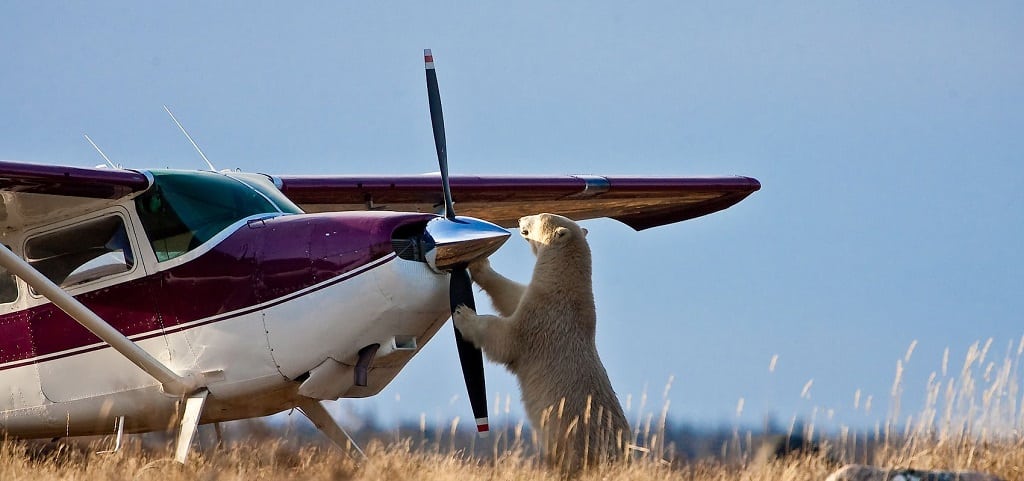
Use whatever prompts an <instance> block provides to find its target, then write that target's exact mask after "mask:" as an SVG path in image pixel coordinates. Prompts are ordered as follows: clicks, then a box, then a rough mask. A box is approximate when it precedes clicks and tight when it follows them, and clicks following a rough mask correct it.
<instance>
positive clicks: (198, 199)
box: [135, 171, 281, 261]
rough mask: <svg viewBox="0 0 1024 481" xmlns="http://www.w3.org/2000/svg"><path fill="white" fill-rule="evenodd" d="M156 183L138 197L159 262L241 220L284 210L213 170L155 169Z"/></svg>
mask: <svg viewBox="0 0 1024 481" xmlns="http://www.w3.org/2000/svg"><path fill="white" fill-rule="evenodd" d="M151 173H152V174H153V181H154V185H153V187H152V188H150V189H149V190H148V191H146V192H145V193H143V194H142V195H140V196H138V197H136V198H135V206H136V209H137V210H138V212H139V219H140V220H141V221H142V226H143V227H144V228H145V229H146V235H147V236H148V237H149V242H150V244H151V245H152V246H153V251H154V252H155V253H156V258H157V260H158V261H166V260H170V259H173V258H175V257H178V256H180V255H182V254H184V253H186V252H189V251H191V250H193V249H195V248H197V247H199V246H200V245H202V244H204V243H206V242H207V241H209V240H210V239H212V238H213V237H214V236H216V235H217V234H219V233H220V232H221V231H223V230H224V229H226V228H228V227H229V226H231V225H232V224H234V223H235V222H238V221H239V220H242V219H244V218H246V217H249V216H252V215H256V214H270V213H280V212H281V210H280V209H278V208H277V206H275V205H274V204H273V203H271V202H270V201H269V200H268V199H267V197H265V196H263V195H261V194H260V193H259V192H257V191H256V190H254V189H253V188H252V187H250V186H248V185H246V184H244V183H242V182H240V181H238V180H235V179H232V178H230V177H227V176H225V175H221V174H216V173H212V172H166V171H164V172H162V171H153V172H151Z"/></svg>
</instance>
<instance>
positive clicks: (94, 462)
mask: <svg viewBox="0 0 1024 481" xmlns="http://www.w3.org/2000/svg"><path fill="white" fill-rule="evenodd" d="M101 447H103V446H99V445H93V446H89V445H73V446H67V445H65V446H62V447H61V448H59V449H56V450H53V451H50V452H46V453H40V452H36V451H35V450H36V449H37V448H38V445H37V444H35V443H26V442H10V441H8V442H4V443H3V446H2V447H0V479H2V480H4V481H29V480H32V481H42V480H125V479H139V480H143V479H146V480H176V481H178V480H211V481H213V480H224V481H228V480H237V481H255V480H271V479H273V480H277V479H281V480H291V479H295V480H298V479H302V480H347V479H366V480H424V479H433V480H453V481H456V480H457V481H467V480H473V479H481V480H484V479H487V480H490V479H503V480H544V479H550V480H555V479H559V478H558V476H557V475H556V474H555V473H553V472H552V471H549V470H547V469H544V468H542V467H540V466H538V463H537V462H536V460H535V459H534V458H533V457H531V456H526V455H523V454H522V453H519V452H503V453H499V455H498V456H497V457H493V456H492V457H471V456H467V455H465V454H464V453H463V452H446V451H445V450H443V449H435V448H434V447H430V446H421V447H419V448H417V447H415V446H414V445H413V443H412V442H411V441H403V442H392V443H390V444H385V443H382V442H373V443H370V444H369V445H368V446H367V449H366V454H367V457H368V459H367V460H366V461H365V462H362V463H356V462H355V460H354V459H353V458H351V457H349V456H347V455H346V454H344V453H342V452H340V451H339V450H336V449H331V448H325V447H319V446H314V447H303V448H298V449H296V448H293V447H291V446H286V445H285V444H283V443H279V442H273V441H263V442H254V443H251V444H239V445H235V446H232V447H230V448H226V449H223V450H210V451H208V452H204V453H199V454H197V455H195V456H193V458H192V459H191V460H190V462H189V464H188V465H187V466H185V467H180V466H179V465H177V464H174V463H173V462H171V461H169V460H168V459H167V455H168V454H169V450H168V451H163V452H161V451H160V450H155V451H154V450H149V449H143V448H142V447H141V445H139V444H130V445H129V446H127V447H125V448H124V449H122V451H120V452H119V453H116V454H96V453H95V450H96V449H97V448H101ZM875 456H876V457H875V461H876V463H877V464H879V465H883V466H893V467H913V468H918V469H943V470H977V471H985V472H989V473H992V474H996V475H998V476H1000V477H1001V478H1003V479H1005V480H1020V479H1024V443H1022V442H1021V440H1020V439H1019V438H1018V439H1007V440H1000V441H993V440H975V441H963V442H953V441H950V440H944V441H941V440H940V441H935V440H927V441H926V440H920V439H913V440H910V442H908V443H903V444H901V445H891V446H882V447H879V449H878V452H877V453H875ZM836 468H837V465H836V464H835V462H834V460H831V459H829V456H828V455H827V454H824V453H818V454H812V455H793V456H790V457H787V458H784V459H781V460H774V461H769V462H767V463H756V462H748V463H741V464H735V463H726V462H722V461H720V460H705V461H698V462H693V463H672V462H670V461H668V460H658V459H653V458H645V459H638V460H634V461H632V462H629V463H623V464H619V465H613V466H605V467H601V468H599V469H596V470H593V471H590V472H587V473H586V474H584V475H583V476H581V477H580V478H579V479H583V480H588V479H595V480H596V479H621V480H691V481H704V480H706V481H712V480H722V481H725V480H730V481H736V480H774V481H786V480H792V481H798V480H818V481H820V480H823V479H825V477H827V476H828V474H829V473H831V472H832V471H834V470H835V469H836Z"/></svg>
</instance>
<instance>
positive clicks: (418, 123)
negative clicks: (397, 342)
mask: <svg viewBox="0 0 1024 481" xmlns="http://www.w3.org/2000/svg"><path fill="white" fill-rule="evenodd" d="M1022 44H1024V6H1022V5H1021V4H1020V3H1019V2H970V3H962V2H818V3H805V2H789V1H782V2H699V3H698V2H676V1H664V2H657V1H652V2H583V1H576V2H573V1H570V2H558V4H557V5H551V4H550V2H489V1H485V2H430V4H429V5H426V4H423V3H421V2H387V3H386V4H382V5H377V4H369V3H356V2H311V3H303V4H302V5H298V6H295V5H282V4H278V3H273V2H217V3H213V4H211V3H209V2H175V3H173V4H161V5H155V4H139V3H131V2H124V3H111V2H88V3H78V2H49V3H46V4H42V5H40V4H31V5H29V4H22V5H18V4H15V5H11V4H5V5H4V6H0V45H2V46H3V48H2V49H0V65H2V71H3V74H2V75H0V158H4V159H12V160H24V161H32V162H40V163H60V164H71V165H96V164H98V163H101V159H100V158H99V157H98V155H97V154H96V153H95V152H94V151H93V150H92V148H91V147H90V146H89V145H88V143H87V142H85V140H84V139H83V138H82V134H89V135H90V136H91V137H92V138H93V140H95V141H96V142H97V143H98V144H99V145H100V146H101V147H102V148H103V149H104V150H105V152H106V153H107V154H108V155H109V156H110V157H111V158H112V159H113V160H114V161H116V162H119V163H122V164H124V165H126V166H128V167H139V168H144V167H167V166H169V167H178V168H201V167H202V166H203V165H204V164H203V163H202V161H201V159H199V158H198V156H197V155H196V154H195V153H194V152H193V151H192V148H191V146H190V145H189V144H188V142H187V141H186V140H185V139H184V138H183V137H182V136H181V134H180V132H178V131H177V129H176V128H175V126H174V124H173V123H172V122H171V120H170V119H169V118H168V117H167V116H166V114H165V113H164V112H163V110H162V108H161V106H162V105H164V104H166V105H168V106H169V107H170V108H171V109H172V110H173V111H174V112H175V114H176V115H177V116H178V118H179V119H180V120H181V121H182V122H183V123H184V124H185V126H186V127H187V128H188V129H189V130H190V132H191V133H192V135H193V137H195V139H196V140H197V142H199V144H200V145H201V146H202V147H203V149H204V151H205V152H206V154H207V155H208V156H209V157H210V159H211V160H212V161H213V163H214V164H215V165H216V166H217V167H218V168H241V169H243V170H249V171H261V172H268V173H316V174H329V173H383V174H388V173H394V174H400V173H420V172H428V171H434V170H436V160H435V158H434V152H433V144H432V137H431V133H430V123H429V118H428V114H427V102H426V95H425V87H424V81H423V73H422V58H421V51H422V49H423V48H432V49H433V51H434V54H435V58H436V61H437V67H438V69H439V70H438V76H439V80H440V85H441V92H442V99H443V101H444V108H445V117H446V125H447V137H448V142H449V145H448V148H449V162H450V165H451V167H452V169H453V171H454V172H459V173H510V174H516V173H521V174H574V173H586V174H650V175H712V174H740V175H748V176H752V177H756V178H758V179H759V180H760V181H761V182H762V184H763V186H764V187H763V189H762V191H760V192H758V193H756V194H754V195H753V196H751V197H750V198H749V199H747V200H746V201H744V202H743V203H741V204H740V205H738V206H736V207H734V208H731V209H729V210H727V211H725V212H721V213H718V214H715V215H712V216H709V217H706V218H703V219H699V220H696V221H689V222H685V223H682V224H677V225H673V226H668V227H662V228H658V229H654V230H651V231H645V232H642V233H635V232H633V231H632V230H630V229H629V228H627V227H625V226H623V225H620V224H618V223H615V222H613V221H592V222H588V223H586V227H588V229H589V230H590V236H589V239H590V241H591V244H592V247H593V250H594V262H595V266H594V272H595V291H596V298H597V303H598V311H599V312H598V314H599V327H598V345H599V349H600V352H601V355H602V357H603V359H604V361H605V364H606V366H607V368H608V371H609V373H610V375H611V377H612V382H613V384H614V385H615V387H616V389H617V391H618V392H619V393H620V394H621V395H622V397H623V398H624V399H625V397H626V396H627V395H629V394H632V396H633V398H634V401H633V417H634V418H635V414H636V404H637V401H636V399H635V398H638V397H639V396H640V395H641V394H642V393H643V392H644V389H645V386H647V392H648V395H649V397H650V399H649V400H648V407H650V406H651V405H653V406H655V410H658V409H660V407H661V405H662V394H663V388H664V386H665V384H666V382H667V380H668V379H669V377H670V376H674V381H673V384H672V389H671V392H670V394H669V399H670V400H671V411H670V412H671V415H672V416H673V417H674V418H676V419H679V420H684V421H691V422H696V423H703V424H731V423H735V422H737V420H738V421H740V422H743V423H746V424H754V425H756V424H758V423H759V422H760V419H761V418H762V416H764V415H766V414H768V413H774V415H775V416H776V417H777V418H778V419H780V420H781V422H782V423H787V422H788V420H789V419H791V417H792V416H795V415H799V416H802V417H806V418H810V417H813V416H819V420H821V417H822V416H825V414H822V413H827V412H828V411H829V410H832V412H833V419H834V422H835V423H840V424H852V425H858V426H867V425H873V423H874V422H875V420H877V419H880V418H884V417H885V416H886V415H887V414H888V412H889V411H890V409H891V408H890V406H889V402H888V400H889V398H890V391H891V389H892V384H893V379H894V376H895V371H896V362H897V360H898V359H902V358H903V357H904V354H905V352H906V351H907V348H908V346H909V345H910V344H911V342H913V341H914V340H917V345H916V348H915V351H914V353H913V356H912V357H911V359H910V360H909V362H907V363H906V365H905V370H904V375H903V380H904V386H903V388H904V393H903V395H902V406H901V409H902V412H903V413H904V414H906V413H916V412H918V411H919V410H920V407H921V405H922V403H923V399H924V386H925V382H926V380H927V377H928V375H929V374H930V373H931V372H932V371H936V370H939V369H940V368H941V363H942V356H943V350H944V349H945V348H947V347H948V348H949V349H950V358H951V359H952V361H951V364H953V365H955V366H958V367H957V368H956V369H951V370H952V371H958V370H959V366H961V365H962V363H963V356H964V353H965V352H966V351H967V348H968V347H969V345H970V344H971V343H973V342H974V341H975V340H982V341H984V340H985V339H988V338H993V339H994V343H993V347H992V353H991V354H990V355H989V360H993V359H995V360H1001V359H1003V358H1004V357H1005V354H1006V352H1007V350H1008V349H1012V350H1014V351H1015V350H1016V342H1017V341H1018V340H1019V339H1020V337H1021V335H1022V334H1024V323H1022V322H1021V321H1022V316H1021V312H1022V310H1024V296H1022V295H1021V292H1024V273H1022V270H1024V255H1022V253H1021V250H1020V246H1021V245H1022V237H1024V234H1022V228H1024V195H1022V194H1021V192H1020V190H1019V186H1020V185H1021V184H1022V183H1024V163H1022V160H1024V158H1022V157H1024V156H1022V152H1024V135H1022V134H1021V132H1024V88H1022V86H1024V56H1022V55H1021V54H1020V52H1021V50H1020V45H1022ZM456 196H457V192H456ZM456 200H457V198H456ZM494 265H495V267H496V269H498V270H499V271H502V272H505V273H507V275H509V276H510V277H513V278H517V279H520V280H524V281H525V280H526V279H528V278H529V273H530V266H531V256H530V253H529V250H528V249H527V248H526V244H525V243H524V242H522V241H520V240H518V239H514V240H513V241H511V242H510V243H509V244H508V245H507V246H506V247H504V248H503V249H502V251H501V252H499V253H498V254H497V255H496V256H495V257H494ZM449 337H450V333H449V332H447V330H446V331H445V332H443V333H442V334H441V335H440V336H439V337H438V338H437V339H435V340H434V341H433V342H432V343H431V344H429V345H428V346H427V347H426V348H425V349H424V351H423V352H422V353H421V354H420V356H419V357H418V358H417V359H415V360H414V361H413V362H412V363H411V365H410V366H409V368H408V369H407V370H406V371H405V372H403V374H402V375H401V376H400V378H399V379H398V380H397V381H396V382H395V383H394V384H393V385H392V386H390V387H389V388H388V390H387V391H385V393H383V394H382V395H381V396H379V397H378V398H377V399H374V400H370V401H359V402H357V403H353V405H354V406H355V407H356V409H358V410H363V411H365V410H370V409H373V410H374V411H375V412H376V413H377V414H378V415H381V416H382V417H384V418H385V419H395V418H398V417H410V418H416V417H418V416H419V414H420V413H425V414H426V415H427V417H428V419H447V418H448V417H450V416H455V415H460V416H462V417H463V418H464V419H465V418H466V417H467V416H469V409H468V405H467V404H468V403H467V401H466V400H465V397H464V395H463V390H464V389H463V387H462V386H461V382H462V381H461V378H460V375H459V371H458V366H457V361H456V357H455V354H454V346H453V345H452V343H451V341H450V339H449ZM1011 343H1012V344H1013V347H1012V348H1010V344H1011ZM775 355H777V356H778V363H777V365H776V368H775V370H774V372H769V370H768V366H769V362H770V360H771V359H772V357H773V356H775ZM488 375H489V379H488V382H489V390H490V392H491V397H492V398H494V397H498V396H500V397H502V398H504V395H505V394H510V395H511V397H512V400H513V403H512V407H513V410H515V409H516V407H517V406H516V403H515V402H514V401H515V400H516V398H517V397H518V393H517V390H516V385H515V381H514V379H513V378H512V377H511V376H510V375H508V374H507V373H505V372H504V370H503V369H501V368H500V367H497V366H494V365H490V366H489V367H488ZM1018 377H1019V376H1018ZM812 379H813V383H812V384H811V387H810V389H809V391H808V393H807V394H805V395H802V394H801V393H802V391H803V388H804V386H805V385H806V384H807V383H808V381H809V380H812ZM858 389H860V390H861V392H862V397H863V398H866V397H867V396H869V395H870V396H873V399H874V403H873V407H872V410H871V411H870V412H866V411H865V409H864V406H863V399H862V402H861V404H860V407H859V408H858V409H855V408H854V393H855V392H856V391H857V390H858ZM455 396H457V398H456V399H455V400H454V402H452V398H453V397H455ZM740 398H743V399H744V409H743V413H742V415H741V416H739V417H737V415H736V407H737V403H738V400H739V399H740ZM815 412H817V413H819V414H817V415H815Z"/></svg>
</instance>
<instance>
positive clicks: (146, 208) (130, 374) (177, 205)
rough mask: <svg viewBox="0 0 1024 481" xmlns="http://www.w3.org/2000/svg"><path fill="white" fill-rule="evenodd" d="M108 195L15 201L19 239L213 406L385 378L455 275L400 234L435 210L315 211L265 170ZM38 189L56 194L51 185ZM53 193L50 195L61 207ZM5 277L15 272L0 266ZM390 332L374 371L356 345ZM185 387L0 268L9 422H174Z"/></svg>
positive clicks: (58, 426) (252, 404)
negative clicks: (417, 255) (406, 251)
mask: <svg viewBox="0 0 1024 481" xmlns="http://www.w3.org/2000/svg"><path fill="white" fill-rule="evenodd" d="M150 175H152V176H153V177H154V186H153V187H152V188H150V189H149V190H147V191H145V192H142V193H140V194H139V195H137V196H134V197H131V198H125V199H121V200H118V201H111V202H108V203H107V204H105V205H95V204H94V205H89V206H87V207H82V206H76V205H74V204H73V203H68V204H67V205H63V206H61V205H56V206H54V205H50V206H47V207H48V208H49V210H48V212H52V213H53V214H52V215H50V216H46V215H38V214H36V215H33V212H36V211H37V210H38V209H39V207H38V206H12V205H8V211H9V215H16V216H17V215H20V216H22V218H23V219H24V221H23V226H22V228H20V229H15V230H12V231H9V232H7V233H5V234H4V235H3V237H2V241H3V243H4V244H5V245H7V246H9V247H10V248H11V250H12V251H14V252H15V253H16V254H18V255H20V256H22V257H23V258H24V259H25V260H27V261H28V262H29V263H30V264H32V265H33V266H34V267H36V268H37V269H38V270H39V271H40V272H42V273H43V274H45V275H46V276H47V277H48V278H50V279H51V280H52V281H53V282H55V283H57V284H59V285H61V286H62V287H63V288H64V289H65V290H66V291H67V292H69V293H70V294H72V295H73V296H75V297H76V298H77V299H78V300H79V301H81V302H82V303H83V304H85V305H86V306H87V307H89V308H90V309H91V310H93V311H94V312H95V313H96V314H98V315H99V316H100V317H101V318H103V319H104V320H105V321H106V322H108V323H109V324H110V325H111V326H113V327H114V328H116V329H117V330H118V331H120V332H121V333H123V334H125V335H126V336H128V337H129V338H130V339H132V340H133V341H135V342H136V343H137V344H139V345H140V346H141V347H142V348H143V349H145V350H146V351H147V352H149V353H150V354H151V355H153V356H154V357H156V358H157V359H158V360H160V361H161V362H163V363H165V364H166V365H167V366H168V367H169V368H170V369H172V370H173V371H176V372H189V373H199V374H200V375H202V377H203V378H204V379H205V380H206V388H207V389H208V390H209V392H210V397H209V400H208V404H207V408H206V409H205V410H204V414H203V418H202V422H214V421H224V420H232V419H241V418H246V417H252V416H259V415H266V414H271V413H274V412H278V411H281V410H285V409H289V408H291V407H294V406H295V405H296V402H297V396H299V395H300V394H299V393H300V391H301V392H302V393H303V394H305V395H310V394H309V393H317V395H319V396H320V397H319V398H320V399H333V398H337V397H364V396H370V395H373V394H376V393H377V392H379V391H380V390H381V389H383V387H384V386H386V385H387V384H388V383H389V382H390V381H391V379H393V378H394V376H395V375H396V374H397V373H398V372H399V371H400V370H401V368H402V367H403V366H404V365H405V364H406V363H407V362H408V361H409V360H410V359H411V357H412V356H413V355H414V354H415V352H416V351H417V349H418V348H420V347H422V346H423V345H424V344H425V343H426V342H427V341H428V340H429V339H430V338H431V337H432V336H433V335H434V333H435V332H436V331H437V330H438V329H439V328H440V327H441V325H443V323H444V322H445V320H446V319H447V318H448V317H449V312H448V305H447V289H448V276H447V275H446V274H441V273H437V272H436V271H434V270H432V269H431V268H430V267H428V265H427V264H426V263H424V262H419V261H416V260H407V259H406V258H403V257H407V256H399V255H398V254H396V251H395V248H394V245H395V244H394V243H393V241H394V239H395V237H396V235H397V234H396V232H397V233H405V232H415V231H417V230H422V228H423V226H424V225H425V224H426V223H427V221H429V220H430V219H433V218H434V217H436V216H435V215H433V214H421V213H396V212H349V213H327V214H303V213H301V211H299V209H298V208H297V207H295V206H294V204H291V203H290V202H288V201H287V199H286V198H284V197H283V196H280V193H279V192H276V191H275V190H274V188H273V185H271V184H270V183H269V181H268V180H267V179H260V178H258V177H246V176H228V175H224V174H216V173H197V172H190V173H174V172H154V173H152V174H150ZM45 197H46V196H40V198H41V199H43V200H45V201H46V202H51V203H54V202H56V201H55V200H53V199H48V198H45ZM52 207H56V208H52ZM0 277H3V276H0ZM373 344H379V345H381V346H384V347H383V349H381V350H380V351H379V354H378V356H377V357H376V358H375V359H374V360H373V363H372V364H371V368H370V375H369V377H368V382H367V385H366V386H358V385H355V384H354V383H353V379H352V377H351V376H350V374H351V369H352V367H353V366H354V365H355V363H356V360H357V357H358V352H359V351H360V349H362V348H364V347H365V346H368V345H373ZM179 401H180V399H179V398H178V397H174V396H169V395H167V394H165V393H164V392H163V391H162V390H161V386H160V384H159V383H158V382H157V381H156V380H155V379H153V378H152V377H150V376H149V375H148V374H146V373H145V372H143V371H142V370H141V369H139V368H138V367H136V366H135V365H134V364H132V363H131V362H130V361H128V360H127V359H126V358H124V357H123V356H122V355H121V354H119V353H118V352H116V351H115V350H113V349H111V348H110V347H109V346H108V345H107V344H105V343H103V342H102V341H100V340H99V339H98V338H97V337H95V336H94V335H93V334H91V333H90V332H89V331H88V330H86V329H85V328H84V327H82V326H81V325H80V324H79V323H78V322H76V321H75V320H74V319H72V318H71V317H70V316H68V315H67V314H65V313H64V312H63V311H61V310H60V309H58V308H57V307H56V306H54V305H53V304H52V303H50V302H49V301H48V300H47V299H45V298H43V297H41V296H38V295H36V294H35V293H34V291H33V290H32V289H31V288H29V287H28V286H27V285H25V283H24V282H23V281H21V280H18V279H16V278H14V277H10V278H7V277H3V278H2V279H0V430H3V431H6V432H7V433H9V434H11V435H14V436H24V437H54V436H75V435H88V434H98V433H105V432H109V431H110V430H111V429H112V426H113V422H114V419H115V418H116V417H119V416H124V417H125V429H126V430H127V431H129V432H137V431H150V430H163V429H167V428H168V427H170V426H173V423H174V420H175V419H176V416H177V415H178V414H179V411H178V409H179Z"/></svg>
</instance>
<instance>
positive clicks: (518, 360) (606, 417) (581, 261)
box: [453, 214, 630, 473]
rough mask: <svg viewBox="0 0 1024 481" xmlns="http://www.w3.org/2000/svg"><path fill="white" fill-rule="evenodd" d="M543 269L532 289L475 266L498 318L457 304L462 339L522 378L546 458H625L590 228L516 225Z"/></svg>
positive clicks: (543, 222)
mask: <svg viewBox="0 0 1024 481" xmlns="http://www.w3.org/2000/svg"><path fill="white" fill-rule="evenodd" d="M519 230H520V233H521V234H522V236H523V237H524V238H525V239H526V240H527V241H528V242H529V243H530V247H531V248H532V250H533V253H534V255H535V256H536V257H537V263H536V265H535V267H534V270H533V278H532V280H531V281H530V283H529V285H525V286H524V285H522V284H519V283H516V282H514V281H511V280H509V279H507V278H506V277H504V276H502V275H501V274H498V273H497V272H495V271H494V270H493V269H492V268H491V267H490V263H489V262H488V261H487V260H486V259H485V260H483V261H479V262H476V263H473V264H470V266H469V269H470V274H471V276H472V278H473V281H474V282H476V283H477V284H479V285H480V287H481V288H483V290H484V292H486V293H487V295H488V296H489V297H490V298H491V301H492V303H493V304H494V307H495V309H496V310H497V311H498V313H499V314H500V316H490V315H477V314H476V313H475V312H473V310H472V309H470V308H468V307H466V306H460V307H459V308H457V309H456V312H455V315H454V316H453V317H454V321H455V326H456V327H457V328H458V329H459V330H460V331H461V332H462V335H463V337H465V338H466V339H467V340H469V341H470V342H472V343H473V344H475V345H476V346H477V347H479V348H481V349H482V350H483V352H484V354H486V355H487V357H488V358H489V359H490V360H492V361H494V362H496V363H499V364H503V365H505V367H506V368H508V370H509V371H511V372H512V373H513V374H515V375H516V378H517V379H518V381H519V386H520V390H521V391H522V398H523V403H524V405H525V408H526V412H527V415H528V416H529V418H530V423H531V425H532V426H533V429H534V431H536V432H538V434H539V438H540V441H541V448H542V450H543V452H544V457H545V459H546V460H547V461H548V462H549V463H550V464H552V465H554V466H556V467H558V468H560V469H561V470H562V471H563V472H567V473H575V472H577V471H579V470H580V469H581V468H584V467H586V466H588V465H593V464H595V463H599V462H606V461H611V460H614V459H619V458H620V457H622V455H623V452H624V449H625V446H626V443H627V441H628V440H629V439H630V431H629V424H628V423H627V422H626V416H625V415H624V414H623V412H622V407H621V406H620V405H619V401H618V399H617V398H616V396H615V391H613V390H612V384H611V381H610V380H609V379H608V373H607V372H606V371H605V369H604V365H602V364H601V359H600V357H598V354H597V346H596V343H595V340H594V334H595V329H596V321H597V316H596V312H595V307H594V293H593V287H592V285H591V258H590V246H589V245H588V244H587V241H586V235H587V230H586V229H583V228H581V227H580V226H578V225H577V224H576V223H575V222H573V221H572V220H570V219H567V218H565V217H562V216H558V215H553V214H538V215H532V216H527V217H523V218H521V219H519Z"/></svg>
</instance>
